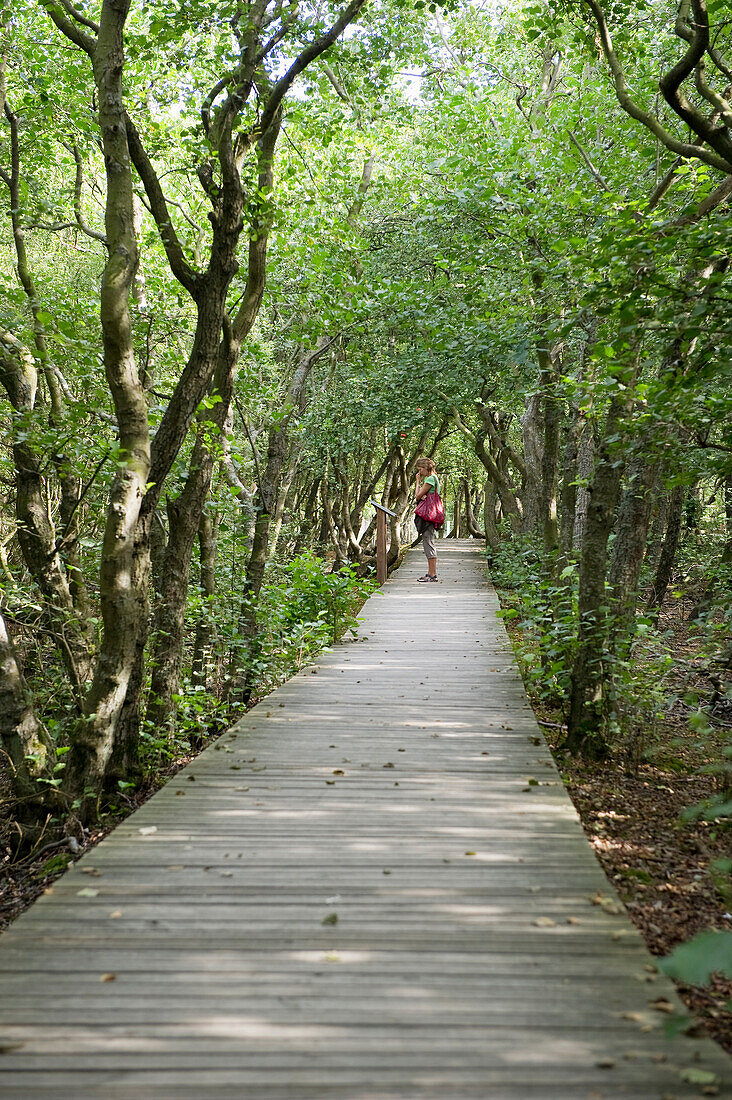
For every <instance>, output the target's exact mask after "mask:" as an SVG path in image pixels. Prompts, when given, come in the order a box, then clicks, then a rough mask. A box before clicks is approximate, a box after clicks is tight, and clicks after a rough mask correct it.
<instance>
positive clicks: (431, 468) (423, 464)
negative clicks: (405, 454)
mask: <svg viewBox="0 0 732 1100" xmlns="http://www.w3.org/2000/svg"><path fill="white" fill-rule="evenodd" d="M415 466H419V467H420V469H422V470H427V471H428V473H430V474H433V473H434V472H435V470H436V469H437V467H436V466H435V464H434V462H433V461H432V459H431V458H418V459H417V461H416V462H415Z"/></svg>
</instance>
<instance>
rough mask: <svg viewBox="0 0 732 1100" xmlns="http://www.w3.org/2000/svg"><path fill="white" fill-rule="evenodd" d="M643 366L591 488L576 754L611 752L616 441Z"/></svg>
mask: <svg viewBox="0 0 732 1100" xmlns="http://www.w3.org/2000/svg"><path fill="white" fill-rule="evenodd" d="M638 365H639V356H638V357H637V358H636V361H635V363H634V365H633V366H632V367H630V368H629V370H628V375H629V377H628V378H626V380H625V389H624V390H623V391H622V392H621V393H620V394H619V395H616V396H614V397H613V398H612V399H611V401H610V406H609V408H608V413H607V419H606V423H605V433H604V436H603V439H602V442H601V444H600V448H599V450H598V454H597V461H596V465H595V475H594V479H593V483H592V486H591V490H590V503H589V508H588V511H587V523H586V528H585V536H584V540H583V544H582V553H581V557H580V573H579V631H578V637H577V652H576V656H575V660H574V664H573V666H572V680H571V690H570V700H569V714H568V718H567V737H566V741H565V745H566V748H567V749H568V750H569V751H570V752H571V753H572V754H573V755H578V754H582V755H586V756H593V757H603V756H605V755H606V754H607V751H608V745H607V741H606V737H605V718H606V714H605V710H606V690H607V682H606V673H607V669H606V665H605V653H606V639H607V630H608V616H607V596H606V592H605V583H606V576H607V544H608V539H609V537H610V534H611V532H612V529H613V526H614V522H615V513H616V509H617V505H618V499H619V496H620V485H621V479H622V469H623V464H622V461H621V459H622V452H621V451H620V450H619V448H618V447H617V445H616V443H617V440H618V439H622V438H623V436H624V433H625V432H626V431H627V422H628V420H629V418H630V415H631V411H632V408H633V401H634V389H635V380H636V378H637V372H638Z"/></svg>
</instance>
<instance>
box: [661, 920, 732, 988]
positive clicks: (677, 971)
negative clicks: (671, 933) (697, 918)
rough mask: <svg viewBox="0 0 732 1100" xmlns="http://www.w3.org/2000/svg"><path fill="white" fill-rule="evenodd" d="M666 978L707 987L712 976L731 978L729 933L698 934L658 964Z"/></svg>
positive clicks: (731, 947)
mask: <svg viewBox="0 0 732 1100" xmlns="http://www.w3.org/2000/svg"><path fill="white" fill-rule="evenodd" d="M658 965H659V967H660V969H661V970H662V971H663V972H664V974H667V975H668V976H669V978H675V979H676V980H677V981H679V982H687V983H688V984H689V985H706V984H707V983H708V982H709V980H710V978H711V976H712V974H715V973H716V974H721V975H723V976H724V977H726V978H732V932H714V931H708V932H699V933H698V934H697V935H696V936H694V937H693V939H690V940H688V941H687V942H686V943H682V944H681V945H680V946H679V947H677V948H676V949H675V950H674V951H672V952H671V954H670V955H667V956H666V958H665V959H661V960H660V961H659V963H658Z"/></svg>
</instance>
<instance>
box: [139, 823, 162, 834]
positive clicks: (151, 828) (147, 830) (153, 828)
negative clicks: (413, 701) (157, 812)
mask: <svg viewBox="0 0 732 1100" xmlns="http://www.w3.org/2000/svg"><path fill="white" fill-rule="evenodd" d="M137 831H138V833H139V834H140V836H152V834H153V833H156V832H157V831H158V827H157V825H143V826H142V828H141V829H138V830H137Z"/></svg>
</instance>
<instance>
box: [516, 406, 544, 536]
mask: <svg viewBox="0 0 732 1100" xmlns="http://www.w3.org/2000/svg"><path fill="white" fill-rule="evenodd" d="M521 428H522V435H523V450H524V461H525V462H526V483H525V485H524V488H523V492H522V494H521V503H522V505H523V511H524V517H523V530H524V532H525V533H527V534H528V533H529V532H531V531H535V530H536V529H537V528H538V527H539V516H540V514H541V493H542V482H541V476H542V470H543V465H544V423H543V409H542V399H541V394H539V393H535V394H532V395H531V397H528V398H527V399H526V402H525V409H524V415H523V417H522V419H521Z"/></svg>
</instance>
